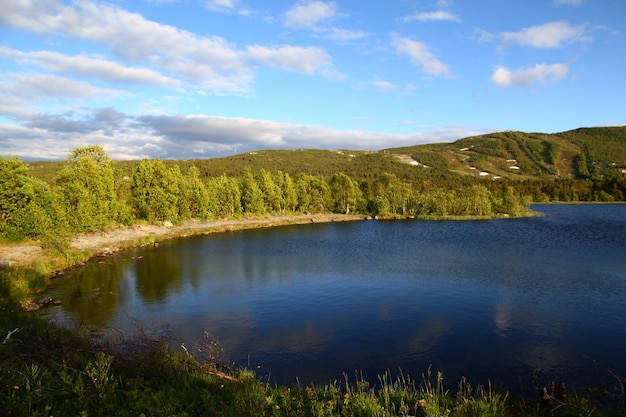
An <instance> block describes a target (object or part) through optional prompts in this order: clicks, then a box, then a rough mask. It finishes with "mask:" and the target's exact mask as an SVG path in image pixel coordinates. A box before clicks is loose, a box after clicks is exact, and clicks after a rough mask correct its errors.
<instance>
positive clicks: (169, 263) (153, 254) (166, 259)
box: [134, 247, 182, 303]
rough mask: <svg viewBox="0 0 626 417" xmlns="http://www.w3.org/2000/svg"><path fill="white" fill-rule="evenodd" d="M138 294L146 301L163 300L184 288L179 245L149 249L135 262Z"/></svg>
mask: <svg viewBox="0 0 626 417" xmlns="http://www.w3.org/2000/svg"><path fill="white" fill-rule="evenodd" d="M134 265H135V274H136V278H137V280H136V282H135V286H136V288H137V294H139V296H140V297H141V298H142V299H143V301H144V302H148V303H150V302H161V301H163V300H165V298H166V297H167V295H168V294H170V293H172V292H179V291H180V290H181V288H182V282H181V281H182V268H181V252H180V248H179V247H170V248H167V250H160V249H155V250H149V251H146V252H145V253H144V255H143V259H141V260H139V261H137V262H135V264H134Z"/></svg>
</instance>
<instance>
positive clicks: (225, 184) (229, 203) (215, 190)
mask: <svg viewBox="0 0 626 417" xmlns="http://www.w3.org/2000/svg"><path fill="white" fill-rule="evenodd" d="M210 189H211V192H212V198H213V200H214V202H215V214H216V216H217V217H235V216H236V215H238V214H241V213H242V211H243V210H242V208H241V192H240V190H239V184H238V183H237V181H236V180H235V179H234V178H230V177H228V176H226V175H225V174H224V175H222V176H220V177H218V178H215V179H214V180H213V181H212V182H211V187H210Z"/></svg>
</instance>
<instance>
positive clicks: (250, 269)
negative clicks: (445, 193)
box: [56, 206, 626, 389]
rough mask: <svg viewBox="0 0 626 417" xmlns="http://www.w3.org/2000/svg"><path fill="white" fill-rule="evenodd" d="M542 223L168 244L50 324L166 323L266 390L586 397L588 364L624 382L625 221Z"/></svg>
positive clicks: (605, 213)
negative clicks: (257, 378)
mask: <svg viewBox="0 0 626 417" xmlns="http://www.w3.org/2000/svg"><path fill="white" fill-rule="evenodd" d="M544 210H545V211H546V212H547V213H548V215H547V216H546V217H543V218H533V219H520V220H495V221H477V222H420V221H393V222H391V221H390V222H381V221H379V222H357V223H346V224H326V225H307V226H293V227H281V228H277V229H272V230H253V231H242V232H234V233H225V234H221V235H211V236H206V237H195V238H188V239H184V240H180V241H170V242H164V243H162V244H161V245H159V247H156V248H142V249H137V250H133V251H128V252H124V253H121V254H118V255H117V256H114V257H111V258H107V259H106V260H105V261H104V263H103V264H102V263H92V264H89V265H88V266H86V267H85V268H83V269H81V270H76V271H74V272H73V273H72V274H70V275H68V277H66V278H64V279H63V280H62V281H60V282H59V286H58V288H57V296H59V297H60V298H62V299H63V301H64V302H65V304H64V306H63V307H62V310H60V311H59V310H57V313H56V314H57V316H58V318H59V319H71V320H73V321H75V322H81V323H87V324H89V325H91V326H97V327H106V326H110V327H115V328H118V329H119V328H122V327H124V326H125V325H126V323H127V322H128V319H129V317H133V318H138V319H139V320H142V321H146V322H154V321H164V322H167V323H169V324H170V325H171V327H172V329H173V330H175V331H176V332H177V333H178V334H179V335H180V337H181V338H183V339H185V340H189V341H193V340H195V339H197V338H198V337H200V336H201V335H202V334H203V332H204V331H205V330H207V331H209V332H210V333H211V334H212V335H213V336H215V337H217V338H218V339H219V340H220V342H221V344H222V346H223V347H224V349H225V350H226V352H227V354H228V355H229V356H230V359H231V361H233V362H235V364H236V365H243V366H245V365H247V364H248V363H249V364H250V365H252V366H255V367H256V366H260V368H258V369H259V372H260V373H261V375H263V374H266V373H267V374H268V375H271V376H272V378H273V379H274V380H275V381H277V382H288V383H293V382H295V381H296V379H297V380H298V381H300V382H301V383H305V384H306V383H309V382H314V383H326V382H328V381H329V380H332V379H341V375H342V373H343V372H348V373H351V372H353V371H354V370H357V369H358V370H361V371H363V374H364V375H365V376H366V377H368V378H369V379H371V380H374V381H375V380H376V376H377V374H380V373H382V372H384V371H386V370H387V369H390V370H397V369H398V368H401V369H402V370H403V372H406V373H410V374H412V375H417V376H419V375H420V374H421V372H424V371H425V370H426V369H427V368H428V367H429V366H430V365H432V366H433V369H436V370H441V371H443V372H445V373H446V377H447V378H448V381H455V380H456V379H457V378H460V377H461V376H467V377H470V380H471V381H475V383H478V382H480V383H486V382H487V380H489V379H490V380H492V381H494V382H496V381H497V382H501V383H504V384H505V385H508V386H509V387H511V388H513V389H516V388H518V387H519V385H520V379H523V380H524V381H526V382H528V383H530V382H532V381H531V380H532V378H534V377H535V376H536V374H537V373H540V374H542V375H546V377H548V375H549V376H550V377H551V378H553V379H565V380H567V381H568V382H570V381H571V382H570V383H575V382H576V381H579V382H584V383H587V382H588V378H589V375H590V374H593V375H595V374H594V373H593V372H591V371H590V367H591V368H592V370H594V372H595V369H597V368H594V366H595V365H594V364H593V361H591V360H590V359H589V358H592V359H595V360H597V361H601V362H602V364H603V365H605V366H611V367H613V369H614V370H616V371H617V372H618V373H621V374H622V375H624V374H626V368H624V367H625V366H626V364H624V363H623V361H622V358H623V357H626V348H625V347H624V346H626V329H625V328H624V326H622V323H621V322H622V321H623V317H626V302H625V301H624V300H625V299H626V298H625V296H626V256H625V255H626V249H625V248H626V236H625V234H624V233H623V231H624V230H626V216H624V214H626V206H548V207H545V208H544ZM600 229H602V230H600ZM596 376H598V377H599V378H600V376H599V375H596ZM529 381H530V382H529Z"/></svg>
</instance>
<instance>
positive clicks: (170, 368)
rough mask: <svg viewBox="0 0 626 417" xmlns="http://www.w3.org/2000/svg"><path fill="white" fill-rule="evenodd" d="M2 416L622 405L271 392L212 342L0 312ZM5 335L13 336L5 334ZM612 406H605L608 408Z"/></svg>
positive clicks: (399, 390) (431, 384) (461, 390)
mask: <svg viewBox="0 0 626 417" xmlns="http://www.w3.org/2000/svg"><path fill="white" fill-rule="evenodd" d="M0 311H1V314H0V330H1V331H2V338H3V339H5V337H6V340H5V343H3V344H1V345H0V410H2V414H3V415H7V416H51V415H54V416H79V415H81V416H114V415H115V416H140V415H145V416H591V415H593V416H618V415H624V412H626V409H625V408H624V405H623V400H624V397H623V395H622V397H619V396H618V397H609V396H608V394H607V393H604V394H602V395H600V396H594V395H591V394H592V393H591V392H588V393H586V395H584V396H580V395H574V394H573V393H568V395H567V396H565V395H562V393H560V392H558V390H557V391H556V392H554V393H552V392H548V395H547V396H545V397H544V398H541V397H540V396H537V397H533V398H528V399H521V398H514V397H512V396H511V395H510V394H508V393H506V392H503V391H499V390H496V389H492V388H491V387H480V386H477V387H474V386H472V385H471V384H470V382H468V381H460V382H459V383H458V384H454V385H453V386H446V385H445V384H444V380H443V375H441V374H438V373H436V372H430V371H429V370H425V373H424V374H422V375H421V376H420V377H419V378H417V379H413V378H411V377H409V376H404V375H400V376H398V377H393V378H392V377H391V376H390V375H389V374H384V375H382V376H380V378H379V380H378V381H371V382H370V381H365V380H362V379H360V378H358V377H355V376H346V377H345V379H343V380H340V381H335V382H332V383H329V384H327V385H324V386H306V387H305V386H290V387H287V386H277V385H273V384H268V383H266V382H264V381H263V380H262V379H260V378H257V377H256V376H255V375H254V373H253V372H251V371H249V370H234V371H229V370H227V369H223V368H220V367H219V366H218V365H217V364H216V363H215V362H214V361H212V360H211V357H212V353H213V352H212V349H213V346H214V345H213V343H212V341H211V340H210V339H207V340H206V341H205V342H201V343H200V344H197V345H194V346H188V347H187V346H185V347H184V348H183V347H181V346H180V344H178V343H177V342H176V341H175V340H172V339H168V337H167V335H166V334H161V333H159V332H158V331H156V332H153V331H148V330H146V329H141V328H138V330H137V333H136V334H134V335H132V336H130V337H126V338H122V339H115V340H113V339H111V340H98V341H96V340H94V339H92V338H89V337H87V336H85V335H82V334H81V333H80V331H78V330H74V331H68V330H64V329H62V328H59V327H57V326H54V325H51V324H49V323H46V322H43V321H41V320H39V319H38V318H37V317H36V316H35V315H32V314H29V313H25V312H24V311H23V310H22V309H21V307H20V306H19V304H18V303H15V302H13V301H12V300H10V299H7V298H6V297H3V299H2V302H1V303H0ZM7 329H10V330H8V331H7ZM607 400H611V401H612V402H611V403H607Z"/></svg>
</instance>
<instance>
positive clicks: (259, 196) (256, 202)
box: [240, 166, 265, 214]
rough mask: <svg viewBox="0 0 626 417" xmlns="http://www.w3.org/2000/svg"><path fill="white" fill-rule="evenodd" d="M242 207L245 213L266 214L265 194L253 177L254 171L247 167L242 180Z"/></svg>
mask: <svg viewBox="0 0 626 417" xmlns="http://www.w3.org/2000/svg"><path fill="white" fill-rule="evenodd" d="M240 190H241V207H242V209H243V212H244V213H254V214H262V213H265V203H264V201H263V192H262V191H261V188H260V187H259V184H258V183H257V182H256V180H255V179H254V176H253V175H252V170H251V169H250V167H249V166H246V167H245V168H244V170H243V176H242V178H241V187H240Z"/></svg>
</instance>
